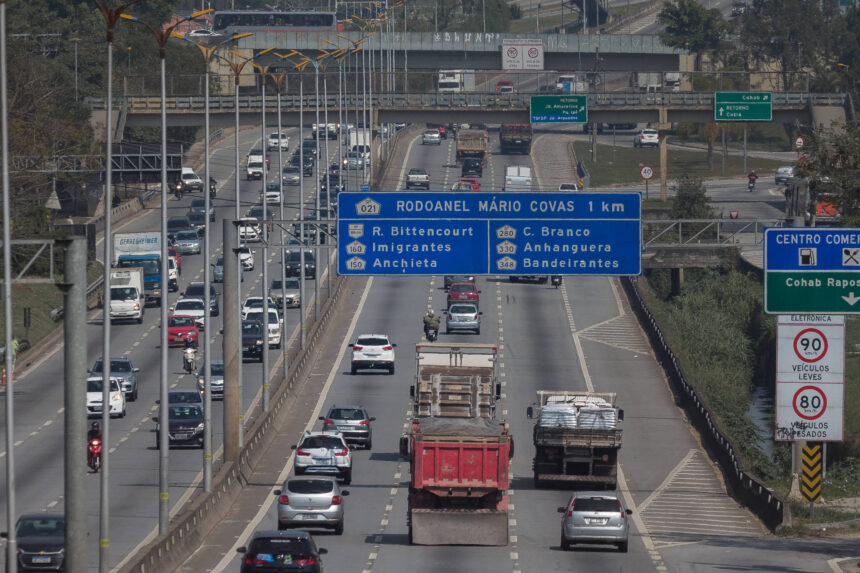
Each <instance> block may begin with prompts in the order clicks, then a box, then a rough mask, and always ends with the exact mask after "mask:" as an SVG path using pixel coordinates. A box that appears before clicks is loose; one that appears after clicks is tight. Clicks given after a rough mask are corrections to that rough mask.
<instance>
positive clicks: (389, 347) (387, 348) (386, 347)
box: [382, 346, 394, 350]
mask: <svg viewBox="0 0 860 573" xmlns="http://www.w3.org/2000/svg"><path fill="white" fill-rule="evenodd" d="M382 349H383V350H393V349H394V347H393V346H383V347H382Z"/></svg>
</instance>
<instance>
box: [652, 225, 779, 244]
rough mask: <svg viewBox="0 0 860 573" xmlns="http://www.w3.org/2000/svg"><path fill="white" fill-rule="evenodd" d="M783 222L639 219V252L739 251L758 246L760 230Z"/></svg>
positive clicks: (760, 238)
mask: <svg viewBox="0 0 860 573" xmlns="http://www.w3.org/2000/svg"><path fill="white" fill-rule="evenodd" d="M784 226H785V219H776V218H774V219H657V220H652V219H643V220H642V248H643V249H645V250H647V249H648V247H743V246H757V245H761V244H762V240H763V239H764V230H765V229H766V228H768V227H784Z"/></svg>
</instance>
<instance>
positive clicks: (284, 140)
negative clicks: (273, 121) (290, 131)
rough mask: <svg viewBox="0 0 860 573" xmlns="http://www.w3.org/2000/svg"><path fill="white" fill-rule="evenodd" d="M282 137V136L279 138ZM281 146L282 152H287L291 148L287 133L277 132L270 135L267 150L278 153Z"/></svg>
mask: <svg viewBox="0 0 860 573" xmlns="http://www.w3.org/2000/svg"><path fill="white" fill-rule="evenodd" d="M279 135H280V136H279ZM279 146H280V148H281V150H282V151H287V150H289V148H290V138H289V136H288V135H287V134H286V133H283V132H281V133H280V134H278V132H277V131H275V132H272V133H270V134H269V139H268V140H267V141H266V149H267V150H268V151H277V150H278V147H279Z"/></svg>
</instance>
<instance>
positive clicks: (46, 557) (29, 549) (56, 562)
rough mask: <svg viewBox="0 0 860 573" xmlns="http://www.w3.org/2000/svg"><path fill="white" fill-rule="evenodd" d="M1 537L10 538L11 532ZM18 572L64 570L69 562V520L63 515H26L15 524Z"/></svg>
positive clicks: (0, 535) (0, 534)
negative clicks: (67, 544)
mask: <svg viewBox="0 0 860 573" xmlns="http://www.w3.org/2000/svg"><path fill="white" fill-rule="evenodd" d="M0 537H2V538H4V539H6V538H8V537H9V534H8V533H7V532H5V531H4V532H2V533H0ZM15 538H16V540H17V542H18V571H62V570H64V568H65V564H66V563H65V562H66V517H65V516H64V515H63V514H62V513H25V514H23V515H22V516H21V517H19V518H18V523H17V524H15Z"/></svg>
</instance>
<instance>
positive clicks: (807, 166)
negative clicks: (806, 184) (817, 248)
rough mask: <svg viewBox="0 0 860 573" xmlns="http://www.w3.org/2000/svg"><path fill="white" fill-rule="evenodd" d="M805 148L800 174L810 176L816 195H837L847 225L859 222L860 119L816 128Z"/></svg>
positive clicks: (805, 142) (798, 172)
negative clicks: (825, 127) (844, 123)
mask: <svg viewBox="0 0 860 573" xmlns="http://www.w3.org/2000/svg"><path fill="white" fill-rule="evenodd" d="M803 147H804V152H805V155H806V157H807V159H808V161H803V162H798V170H797V176H799V177H809V178H810V180H811V190H812V192H813V194H816V193H828V194H831V195H835V196H836V198H837V203H838V204H839V206H840V210H841V211H842V214H843V223H844V224H847V225H851V226H855V225H858V224H860V121H856V120H855V121H852V122H849V123H847V124H846V125H845V126H844V127H835V126H834V127H833V128H831V129H823V130H817V131H814V132H812V133H810V134H809V135H807V136H805V137H804V144H803Z"/></svg>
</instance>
